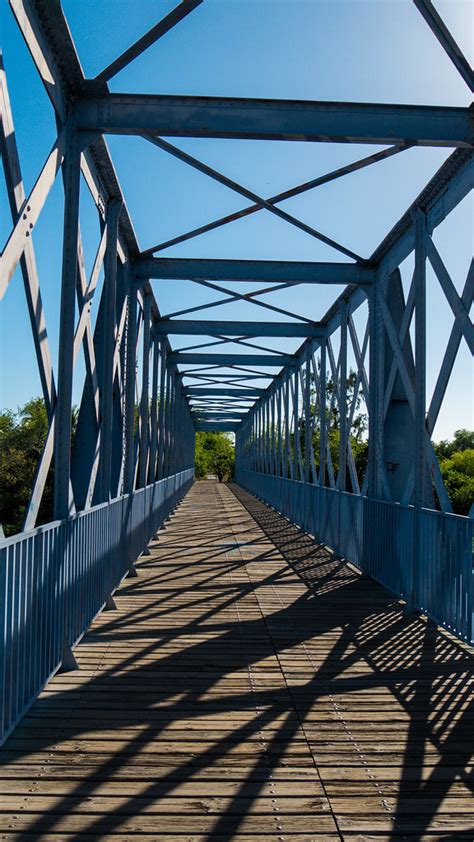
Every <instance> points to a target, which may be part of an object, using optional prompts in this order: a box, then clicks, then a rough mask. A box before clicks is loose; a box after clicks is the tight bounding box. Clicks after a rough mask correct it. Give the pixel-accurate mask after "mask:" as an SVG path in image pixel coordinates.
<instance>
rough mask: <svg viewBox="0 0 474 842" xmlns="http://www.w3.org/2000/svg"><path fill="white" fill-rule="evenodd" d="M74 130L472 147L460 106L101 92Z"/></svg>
mask: <svg viewBox="0 0 474 842" xmlns="http://www.w3.org/2000/svg"><path fill="white" fill-rule="evenodd" d="M77 120H78V122H77V125H78V128H79V129H84V130H87V131H97V132H101V133H104V134H107V133H110V134H137V133H141V132H151V133H154V134H160V135H163V136H168V137H229V138H237V139H255V140H285V141H287V140H298V141H301V140H306V141H324V142H328V141H332V142H337V143H381V144H383V143H387V144H393V143H395V144H403V143H415V144H417V145H420V146H472V142H473V132H472V127H471V120H470V112H469V109H468V108H453V107H446V106H437V105H436V106H430V105H379V104H374V103H362V102H357V103H350V102H309V101H303V100H292V101H290V100H276V99H273V100H271V99H240V98H227V97H193V96H160V95H149V94H107V95H104V96H99V97H91V98H84V99H82V100H81V101H79V102H78V103H77Z"/></svg>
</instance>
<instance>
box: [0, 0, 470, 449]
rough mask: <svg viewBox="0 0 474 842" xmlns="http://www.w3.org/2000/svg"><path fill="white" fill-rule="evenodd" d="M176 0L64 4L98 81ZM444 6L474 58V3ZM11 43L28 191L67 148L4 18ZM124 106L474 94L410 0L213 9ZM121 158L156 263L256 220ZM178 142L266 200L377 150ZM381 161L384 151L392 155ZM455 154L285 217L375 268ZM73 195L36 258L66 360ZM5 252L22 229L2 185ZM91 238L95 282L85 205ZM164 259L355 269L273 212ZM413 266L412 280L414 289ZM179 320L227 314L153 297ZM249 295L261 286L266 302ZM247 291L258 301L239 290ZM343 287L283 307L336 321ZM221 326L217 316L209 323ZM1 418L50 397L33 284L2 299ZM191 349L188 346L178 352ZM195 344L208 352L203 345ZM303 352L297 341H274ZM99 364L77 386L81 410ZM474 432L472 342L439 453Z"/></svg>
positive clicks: (123, 79) (129, 75)
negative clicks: (57, 150)
mask: <svg viewBox="0 0 474 842" xmlns="http://www.w3.org/2000/svg"><path fill="white" fill-rule="evenodd" d="M174 5H175V2H168V0H166V2H165V0H163V1H162V2H156V0H153V2H151V0H140V2H139V3H136V2H130V0H107V2H105V0H81V2H80V3H78V2H77V0H64V2H63V7H64V10H65V13H66V16H67V19H68V22H69V25H70V28H71V31H72V34H73V37H74V39H75V41H76V45H77V49H78V53H79V57H80V60H81V63H82V66H83V69H84V72H85V74H86V75H87V76H93V75H95V74H96V73H98V72H99V71H100V70H101V69H102V68H103V67H104V66H105V65H107V64H108V63H109V62H110V61H111V60H113V59H114V58H115V57H116V56H117V55H118V54H119V53H120V52H122V51H123V50H124V49H125V48H126V47H127V46H128V45H129V44H130V43H132V42H133V41H134V40H135V39H136V38H138V37H139V36H140V35H141V34H143V32H144V31H145V30H146V29H148V28H149V27H150V26H151V25H153V24H154V23H155V22H156V20H157V19H158V18H159V17H161V16H162V15H164V14H166V12H168V11H169V10H170V9H171V8H172V7H173V6H174ZM436 7H437V9H438V10H439V12H440V13H441V14H442V15H443V17H444V19H445V21H446V23H447V24H448V26H449V27H450V28H451V31H452V32H453V34H454V36H455V38H456V39H457V40H458V43H459V44H460V45H461V47H462V48H463V49H464V51H465V54H466V55H467V56H468V58H470V59H471V61H472V58H473V56H472V42H473V39H472V31H473V29H472V23H473V21H472V6H471V4H470V3H469V2H468V0H466V2H464V0H436ZM0 32H1V46H2V50H3V55H4V62H5V66H6V70H7V77H8V84H9V89H10V97H11V102H12V109H13V116H14V121H15V128H16V134H17V143H18V147H19V151H20V158H21V165H22V171H23V178H24V182H25V187H26V190H27V192H28V191H29V190H30V189H31V187H32V186H33V183H34V180H35V178H36V176H37V174H38V172H39V170H40V169H41V166H42V164H43V162H44V160H45V158H46V156H47V154H48V152H49V149H50V148H51V146H52V144H53V142H54V139H55V123H54V117H53V112H52V108H51V106H50V103H49V100H48V98H47V96H46V94H45V92H44V90H43V88H42V85H41V83H40V82H39V80H38V77H37V74H36V71H35V68H34V66H33V63H32V61H31V58H30V56H29V53H28V51H27V49H26V47H25V46H24V43H23V40H22V38H21V35H20V33H19V31H18V29H17V26H16V23H15V21H14V19H13V16H12V14H11V12H10V10H9V7H8V4H6V3H4V4H2V6H1V11H0ZM110 88H111V90H113V91H117V92H119V91H120V92H132V91H139V92H143V93H164V94H173V93H180V94H194V95H222V96H252V97H269V98H271V97H280V98H300V99H321V100H336V101H361V102H365V101H366V102H368V101H374V102H387V103H391V102H392V103H395V102H401V103H415V104H440V105H463V106H466V105H468V104H469V101H470V97H469V92H468V89H467V86H466V85H465V84H464V82H463V81H462V79H461V78H460V77H459V76H458V74H457V72H456V70H455V68H454V67H453V66H452V65H451V62H450V61H449V59H448V58H447V57H446V56H445V54H444V52H443V50H442V48H441V46H440V45H439V44H438V42H437V41H436V39H435V38H434V37H433V35H432V34H431V32H430V30H429V28H428V26H427V25H426V23H425V21H424V20H423V19H422V17H421V16H420V14H419V13H418V12H417V10H416V8H415V6H414V4H413V3H412V2H411V0H327V2H326V0H205V2H204V3H203V4H202V5H201V6H200V7H199V8H198V9H197V10H196V11H194V12H193V13H192V14H191V15H190V16H189V17H188V18H186V19H185V20H184V21H183V22H182V23H181V24H179V25H178V26H177V27H176V28H175V29H174V30H173V31H172V32H171V33H170V34H168V35H167V36H165V37H164V38H163V39H162V40H160V41H159V42H158V43H157V44H156V45H154V46H153V47H151V48H150V49H149V50H148V51H147V52H146V53H144V54H143V55H142V56H140V57H139V58H138V59H137V60H136V61H135V62H134V63H133V64H132V65H130V66H129V67H128V68H126V69H125V70H124V71H123V72H122V73H120V74H118V75H117V76H116V77H115V78H114V79H113V80H112V81H111V83H110ZM108 143H109V146H110V150H111V153H112V157H113V159H114V163H115V166H116V169H117V172H118V175H119V178H120V181H121V183H122V187H123V191H124V195H125V198H126V201H127V204H128V206H129V210H130V212H131V215H132V219H133V221H134V225H135V229H136V232H137V237H138V240H139V243H140V246H141V247H142V248H147V247H149V246H151V245H153V244H154V243H157V242H160V241H163V240H166V239H168V238H170V237H173V236H174V235H176V234H179V233H181V232H184V231H186V230H188V229H191V228H194V227H196V226H198V225H201V224H204V223H206V222H209V221H211V220H212V219H214V218H217V217H219V216H222V215H223V214H226V213H229V212H232V211H234V210H236V209H239V208H242V207H245V206H246V204H247V201H246V200H245V199H243V198H242V197H239V196H237V195H236V194H234V193H232V192H231V191H229V190H228V189H226V188H224V187H222V186H220V185H218V184H216V183H214V182H212V181H210V180H209V179H207V178H206V177H205V176H203V175H202V174H199V173H197V172H195V171H193V170H191V169H189V168H188V167H186V166H185V165H184V164H183V163H181V162H178V161H176V160H174V159H173V158H171V157H170V156H168V155H167V154H166V153H164V152H162V151H161V150H158V149H156V148H154V147H152V146H151V145H150V144H147V143H146V142H145V141H143V140H140V139H137V138H130V137H111V138H108ZM176 144H177V145H178V146H179V147H180V148H181V149H184V150H186V151H187V152H190V153H191V154H193V155H195V156H196V157H198V158H201V159H202V160H203V161H205V162H206V163H208V164H210V165H211V166H213V167H215V168H217V169H220V170H221V171H222V172H224V173H225V174H226V175H228V176H229V177H231V178H234V179H235V180H237V181H240V182H241V183H242V184H244V185H245V186H246V187H248V188H250V189H252V190H254V191H255V192H257V193H260V194H262V195H264V196H270V195H272V194H274V193H277V192H279V191H280V190H284V189H287V188H289V187H291V186H293V185H294V184H297V183H299V182H302V181H305V180H307V179H309V178H313V177H315V176H317V175H320V174H323V173H324V172H325V171H329V170H331V169H334V168H335V167H338V166H341V165H343V164H345V163H348V162H350V161H353V160H356V159H358V158H360V157H363V156H364V155H367V154H370V153H372V152H374V151H376V149H377V148H378V147H374V146H370V147H368V146H367V147H364V146H361V145H355V144H353V145H346V144H310V143H284V142H257V141H246V142H242V141H233V140H212V139H211V140H202V139H179V140H177V141H176ZM380 148H381V147H380ZM449 154H450V150H442V149H422V148H420V149H412V150H408V151H406V152H403V153H402V154H401V155H399V156H397V157H395V158H392V159H390V160H387V161H384V162H381V163H379V164H377V165H375V166H374V167H372V168H370V169H368V170H364V171H362V172H359V173H354V174H352V175H350V176H348V177H346V178H344V179H341V180H339V181H337V182H334V183H332V184H329V185H326V186H324V187H321V188H318V189H316V190H314V191H311V192H309V193H306V194H304V195H303V196H300V197H297V198H295V199H291V200H289V201H287V202H285V203H284V204H283V205H282V207H283V208H284V209H285V210H287V211H288V212H290V213H293V214H294V215H296V216H298V217H300V218H301V219H303V220H304V221H305V222H307V223H308V224H310V225H312V226H314V227H315V228H317V229H319V230H322V231H323V232H324V233H326V234H328V235H329V236H331V237H333V238H334V239H336V240H339V241H340V242H341V243H343V244H344V245H346V246H348V247H349V248H351V249H353V250H355V251H356V252H358V253H360V254H362V255H364V256H368V255H370V253H371V252H372V251H373V249H374V248H375V247H376V246H377V244H378V243H379V242H380V240H381V239H382V238H383V237H384V236H385V234H386V233H387V232H388V231H389V230H390V228H391V227H392V225H393V224H394V223H395V222H396V220H397V219H398V218H399V216H400V215H401V214H402V213H403V212H404V210H405V209H406V208H407V207H408V205H409V204H410V203H411V201H412V200H413V199H414V198H415V196H416V195H417V193H418V192H419V191H420V190H421V189H422V187H423V185H424V184H425V183H426V181H427V180H428V179H429V178H430V177H431V176H432V175H433V174H434V172H435V171H436V170H437V169H438V167H439V166H440V165H441V164H442V163H443V161H444V160H445V159H446V158H447V157H448V155H449ZM61 193H62V187H61V182H60V179H58V180H57V183H56V185H55V187H54V189H53V191H52V192H51V194H50V196H49V197H48V201H47V203H46V206H45V209H44V211H43V214H42V216H41V218H40V221H39V223H38V225H37V227H36V228H35V238H34V244H35V250H36V255H37V261H38V268H39V274H40V282H41V288H42V293H43V300H44V304H45V311H46V321H47V328H48V332H49V336H50V341H51V346H52V351H53V359H54V361H55V360H56V357H57V341H58V325H57V320H58V310H59V289H60V266H61V237H60V229H61V216H62V195H61ZM0 203H1V208H2V210H3V213H2V214H1V215H0V240H1V242H2V243H4V242H5V240H6V238H7V236H8V232H9V217H8V212H7V213H6V212H5V211H7V204H6V196H5V191H4V186H3V179H2V178H1V177H0ZM472 210H473V208H472V197H471V198H468V199H466V200H465V201H464V202H463V203H462V204H461V205H460V206H459V207H458V208H457V209H456V211H455V212H454V213H453V214H452V215H451V217H450V218H448V219H447V220H446V221H445V222H444V223H443V224H442V225H441V226H440V227H439V229H438V230H437V232H436V234H435V237H434V239H435V243H436V245H437V247H438V249H439V251H440V253H441V254H442V257H443V259H444V261H445V263H446V266H447V268H448V270H449V271H450V273H451V276H452V279H453V282H454V283H455V285H456V287H457V289H458V290H460V289H461V288H462V285H463V284H464V281H465V278H466V274H467V270H468V266H469V261H470V258H471V254H472V239H473V238H472ZM81 226H82V231H83V236H84V242H85V253H86V262H87V266H88V268H89V269H90V267H91V265H92V261H93V258H94V254H95V248H96V245H97V236H98V224H97V219H96V214H95V211H94V208H93V206H92V202H91V200H90V197H89V196H88V194H87V189H86V188H85V186H84V188H83V190H82V203H81ZM163 255H167V256H177V257H187V256H189V257H236V258H260V259H298V260H340V259H341V257H340V256H339V255H338V253H337V252H335V251H333V250H332V249H329V248H328V247H327V246H324V245H323V244H321V243H319V242H318V241H316V240H314V239H312V238H311V237H309V236H307V235H306V234H304V233H303V232H301V231H298V230H297V229H295V228H293V227H290V226H289V225H287V224H285V223H284V222H282V221H281V220H278V219H276V218H275V217H273V216H271V215H270V214H268V213H266V212H264V211H262V212H260V213H258V214H255V215H254V216H252V217H249V218H247V219H244V220H240V221H239V222H236V223H232V224H231V225H229V226H227V227H225V228H221V229H219V230H217V231H215V232H212V233H209V234H206V235H204V236H203V237H200V238H198V239H194V240H191V241H189V242H187V243H183V244H181V245H179V246H176V247H173V248H171V249H169V250H167V251H165V252H163ZM410 266H411V264H410V260H408V261H407V265H406V266H405V267H402V272H403V273H404V277H405V278H406V279H408V277H409V274H410ZM154 288H155V294H156V297H157V299H158V303H159V306H160V309H161V311H162V313H163V314H166V313H169V312H173V311H174V310H177V309H181V308H183V307H187V306H193V305H194V304H197V303H201V302H205V301H210V300H213V298H214V294H213V293H210V292H208V291H204V290H203V289H202V288H199V287H197V286H195V285H193V284H191V283H188V282H178V283H176V282H174V283H173V282H167V281H161V282H158V283H156V282H155V284H154ZM252 288H253V287H251V286H249V287H247V288H246V289H248V290H250V289H252ZM239 291H244V287H243V286H239ZM338 291H339V288H327V287H310V288H308V287H296V288H292V289H291V290H286V291H282V292H280V293H278V296H274V297H273V298H270V297H268V299H267V300H268V301H270V302H271V303H276V304H278V305H279V306H282V307H287V308H289V309H291V310H293V311H296V312H299V313H301V314H303V315H306V316H308V317H310V318H314V319H317V318H319V317H320V316H321V315H322V314H323V313H324V312H325V310H326V309H327V308H328V307H329V305H330V303H331V302H332V300H333V299H334V297H335V295H336V294H337V292H338ZM428 304H429V319H428V360H429V372H428V374H429V384H428V385H429V388H428V392H429V393H430V392H431V390H432V387H433V384H434V382H435V379H436V376H437V373H438V371H439V367H440V364H441V361H442V357H443V353H444V348H445V345H446V342H447V338H448V335H449V331H450V328H451V325H452V321H453V319H452V316H451V315H450V311H449V310H448V307H447V305H446V304H445V303H444V298H443V295H442V293H441V291H440V288H439V284H438V282H437V280H436V278H435V276H434V275H433V274H432V273H431V272H429V274H428ZM205 315H206V311H203V316H205ZM208 315H209V318H219V317H227V316H229V317H231V318H236V319H238V318H242V319H248V320H250V319H259V318H260V319H261V318H262V317H263V318H266V316H265V314H264V311H263V310H261V309H260V308H256V307H254V306H251V305H249V304H245V303H242V304H239V305H232V309H231V308H230V307H229V306H223V307H218V308H214V309H213V310H210V311H209V314H208ZM0 318H1V354H2V356H1V359H2V370H1V392H0V405H1V406H5V407H15V406H17V405H18V404H21V403H23V402H24V401H25V400H27V399H28V398H29V397H31V396H32V395H36V394H39V393H40V384H39V378H38V375H37V371H36V362H35V357H34V350H33V344H32V340H31V336H30V329H29V324H28V319H27V312H26V307H25V305H24V294H23V289H22V282H21V277H20V275H19V273H18V272H17V274H16V275H15V277H14V279H13V281H12V283H11V284H10V288H9V290H8V292H7V294H6V296H5V298H4V300H3V302H2V313H1V316H0ZM185 344H188V341H187V340H186V339H182V340H181V341H180V340H179V339H178V338H177V337H176V338H175V339H174V340H173V345H174V347H176V348H178V347H183V346H184V345H185ZM189 344H194V343H191V342H190V343H189ZM260 344H262V345H265V346H268V347H269V346H272V347H278V348H281V349H282V350H293V349H295V348H296V347H297V345H298V344H299V341H296V340H287V341H286V342H281V341H279V342H277V341H276V340H271V341H270V340H269V341H267V342H265V341H264V340H261V341H260ZM83 373H84V370H83V365H82V362H80V363H79V364H78V366H77V369H76V372H75V386H74V388H75V397H76V400H77V399H78V398H79V395H80V391H81V386H82V378H83ZM462 426H465V427H471V428H472V426H473V407H472V366H471V360H470V355H469V352H468V350H467V347H466V346H465V344H464V343H463V345H462V346H461V350H460V352H459V354H458V358H457V362H456V366H455V369H454V372H453V375H452V378H451V383H450V386H449V389H448V393H447V396H446V399H445V403H444V407H443V411H442V414H441V416H440V419H439V422H438V425H437V428H436V430H435V438H436V439H439V438H444V437H446V436H450V435H452V433H453V431H454V430H455V429H457V428H458V427H462Z"/></svg>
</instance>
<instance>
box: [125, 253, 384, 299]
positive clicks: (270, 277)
mask: <svg viewBox="0 0 474 842" xmlns="http://www.w3.org/2000/svg"><path fill="white" fill-rule="evenodd" d="M134 272H135V276H136V277H137V278H157V279H160V278H164V279H165V280H182V281H186V280H190V281H198V280H203V281H234V282H236V283H241V282H242V283H249V282H252V283H253V282H255V283H260V282H261V281H262V282H264V283H266V282H267V281H268V282H271V283H293V284H366V285H367V284H370V283H371V282H372V281H373V279H374V274H375V272H374V269H373V268H372V267H370V266H363V265H359V264H354V263H336V262H335V263H320V262H312V261H302V260H217V259H214V260H206V259H204V258H195V259H189V258H185V257H148V258H139V259H138V260H136V261H135V263H134ZM223 291H224V292H229V290H223Z"/></svg>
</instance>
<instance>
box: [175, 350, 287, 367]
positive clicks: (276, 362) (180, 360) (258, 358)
mask: <svg viewBox="0 0 474 842" xmlns="http://www.w3.org/2000/svg"><path fill="white" fill-rule="evenodd" d="M168 360H169V361H170V362H171V363H176V364H177V365H179V364H181V365H206V364H207V363H209V364H210V365H219V366H231V365H258V366H282V365H296V362H297V359H296V357H293V356H292V355H291V354H230V353H229V354H199V353H196V354H182V353H180V352H179V351H174V352H173V353H171V354H169V355H168Z"/></svg>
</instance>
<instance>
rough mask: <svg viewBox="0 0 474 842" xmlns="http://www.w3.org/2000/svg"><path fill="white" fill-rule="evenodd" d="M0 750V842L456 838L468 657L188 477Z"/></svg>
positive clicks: (270, 516) (468, 720)
mask: <svg viewBox="0 0 474 842" xmlns="http://www.w3.org/2000/svg"><path fill="white" fill-rule="evenodd" d="M150 550H151V555H150V556H147V557H144V558H143V560H142V561H141V562H139V564H138V565H137V570H138V578H136V579H134V580H130V581H128V580H126V581H125V582H124V583H122V586H121V587H120V588H119V590H118V592H117V593H116V594H115V595H114V599H115V602H116V605H117V610H115V611H110V612H104V613H103V614H101V615H100V616H99V617H97V618H96V620H95V621H94V623H93V625H92V627H91V629H90V631H89V633H88V634H87V635H86V637H85V638H84V639H83V641H82V643H81V644H80V645H79V646H78V647H77V648H76V650H75V655H76V658H77V661H78V664H79V669H78V670H77V671H75V672H71V673H64V674H62V675H57V676H56V677H54V678H53V679H52V681H51V682H50V683H49V684H48V686H47V687H46V688H45V690H44V692H43V693H42V694H41V697H40V698H39V699H38V701H37V702H36V704H35V705H34V706H33V707H32V708H31V710H30V711H29V712H28V715H27V716H26V717H25V718H24V720H23V722H22V723H21V724H20V726H19V727H18V728H17V729H16V731H15V732H14V734H13V735H12V736H11V737H10V738H9V740H8V741H7V743H6V744H5V746H4V748H3V749H2V751H1V753H0V760H1V761H2V764H1V766H0V836H1V838H2V839H6V840H12V842H13V840H17V842H29V840H35V842H36V840H43V839H44V840H46V839H53V838H54V840H55V842H62V840H64V842H65V841H66V840H68V842H76V840H77V839H78V838H80V839H81V840H84V842H87V840H94V842H98V840H99V839H100V840H101V842H102V841H103V840H112V839H113V840H114V842H125V840H127V842H130V839H132V838H133V839H134V840H139V842H151V840H153V842H160V840H163V842H164V840H166V842H170V841H171V842H173V840H176V842H178V840H179V842H186V840H188V842H204V840H206V842H208V840H209V839H210V838H212V840H213V842H221V841H222V842H224V840H226V842H227V840H228V839H230V838H232V840H233V842H234V840H235V842H250V840H251V842H255V840H256V839H259V840H260V839H262V840H272V842H273V840H274V842H278V840H281V839H283V840H284V842H292V840H294V842H311V840H312V842H316V840H317V842H322V840H328V842H335V840H339V842H341V840H350V841H351V842H362V841H363V842H370V840H374V842H375V839H376V840H377V842H382V840H384V839H385V840H387V842H388V840H390V842H401V840H402V839H404V840H405V839H410V838H416V839H417V842H418V840H420V842H422V840H423V842H425V840H428V839H429V840H430V842H435V840H437V839H438V840H441V839H446V838H447V836H450V838H454V837H456V838H458V836H459V838H466V839H467V838H470V837H471V836H474V833H472V832H471V831H472V829H473V828H474V819H473V815H472V788H471V787H470V782H469V779H468V777H467V776H466V775H465V773H464V770H465V769H467V768H468V763H469V749H470V744H471V743H472V735H473V732H474V708H473V706H472V684H470V675H472V666H473V659H472V657H471V655H470V654H469V653H468V652H467V650H466V649H465V648H463V647H460V646H458V645H457V644H455V643H453V641H452V640H451V639H450V638H448V636H446V635H445V634H444V633H443V632H442V631H440V630H439V629H437V628H436V627H435V626H432V625H428V624H426V623H425V622H423V620H420V619H413V618H409V617H406V616H405V615H404V614H403V612H402V610H401V608H400V606H399V605H398V604H397V603H396V601H395V600H394V598H393V597H391V596H390V595H388V594H387V593H386V592H385V591H384V590H383V589H382V588H381V587H380V586H378V585H376V584H375V583H371V582H368V581H364V582H362V580H360V578H359V576H358V574H357V573H356V572H355V571H354V570H352V569H350V568H347V567H343V566H342V567H341V564H340V563H339V562H335V561H334V560H333V559H332V557H331V556H330V554H329V552H328V551H327V550H326V549H325V548H321V547H320V546H317V545H316V544H314V543H313V541H312V540H311V539H310V538H309V537H308V536H307V535H304V534H302V533H301V532H300V531H299V530H296V529H294V528H293V527H292V526H291V525H290V524H288V522H287V521H285V520H283V519H282V518H280V517H279V516H278V515H276V514H275V512H272V511H271V510H269V509H268V508H267V507H266V506H264V505H263V504H262V503H259V502H258V501H256V500H254V498H251V497H250V495H248V494H246V493H245V492H242V490H239V489H237V488H234V489H231V488H228V487H225V486H223V485H219V484H218V483H211V482H209V483H198V484H196V485H195V486H194V487H193V489H192V490H191V492H190V493H189V494H188V495H187V497H186V499H185V500H184V501H183V503H182V504H181V506H180V507H179V509H178V510H177V512H176V513H175V514H174V516H173V517H172V518H171V519H170V521H169V522H168V523H167V525H166V528H165V529H163V530H161V531H160V534H159V539H158V540H157V541H153V542H152V543H151V544H150Z"/></svg>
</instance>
